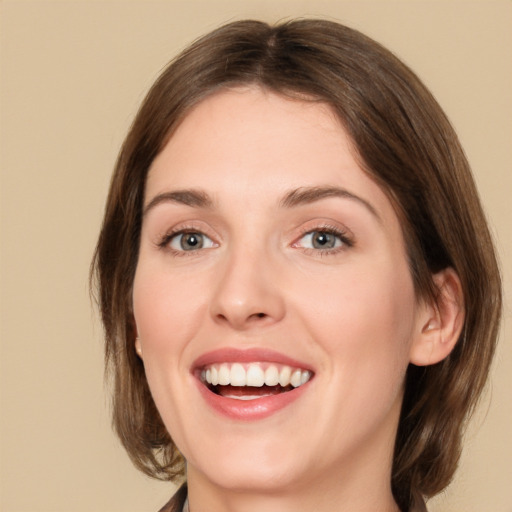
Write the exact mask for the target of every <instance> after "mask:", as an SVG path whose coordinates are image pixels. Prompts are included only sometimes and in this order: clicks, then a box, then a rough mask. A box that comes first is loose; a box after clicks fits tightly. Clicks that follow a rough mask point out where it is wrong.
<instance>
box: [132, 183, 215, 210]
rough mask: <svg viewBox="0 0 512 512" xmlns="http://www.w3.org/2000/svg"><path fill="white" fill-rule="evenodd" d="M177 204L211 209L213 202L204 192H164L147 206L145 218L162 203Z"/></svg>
mask: <svg viewBox="0 0 512 512" xmlns="http://www.w3.org/2000/svg"><path fill="white" fill-rule="evenodd" d="M168 202H170V203H177V204H184V205H186V206H192V207H194V208H211V207H212V206H213V201H212V199H211V198H210V196H209V195H208V194H207V193H206V192H203V191H202V190H194V189H187V190H175V191H172V192H163V193H162V194H158V195H156V196H155V197H154V198H153V199H151V201H150V202H149V203H148V204H147V205H146V206H145V208H144V211H143V212H142V215H143V216H145V215H147V213H148V212H149V211H150V210H152V209H153V208H154V207H155V206H157V205H159V204H161V203H168Z"/></svg>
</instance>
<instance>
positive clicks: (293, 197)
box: [143, 186, 381, 221]
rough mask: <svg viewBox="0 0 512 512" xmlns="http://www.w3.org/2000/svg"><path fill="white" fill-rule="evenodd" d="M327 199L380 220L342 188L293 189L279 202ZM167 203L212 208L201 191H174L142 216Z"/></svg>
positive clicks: (291, 204)
mask: <svg viewBox="0 0 512 512" xmlns="http://www.w3.org/2000/svg"><path fill="white" fill-rule="evenodd" d="M329 197H340V198H344V199H351V200H353V201H356V202H358V203H359V204H361V205H362V206H364V207H365V208H366V209H367V210H368V211H369V212H370V213H371V214H372V215H373V216H374V217H375V218H376V219H377V220H379V221H380V220H381V218H380V216H379V214H378V212H377V210H376V209H375V208H374V207H373V205H372V204H371V203H369V202H368V201H366V200H365V199H363V198H362V197H359V196H358V195H356V194H353V193H352V192H349V191H348V190H346V189H344V188H341V187H335V186H323V187H300V188H297V189H294V190H292V191H290V192H288V193H287V194H286V195H285V196H284V197H283V199H282V200H281V201H280V206H281V207H282V208H294V207H297V206H301V205H305V204H310V203H314V202H316V201H320V200H322V199H327V198H329ZM167 202H171V203H176V204H183V205H185V206H190V207H192V208H212V207H213V205H214V202H213V200H212V198H211V197H210V196H209V195H208V194H207V193H206V192H204V191H202V190H199V189H185V190H174V191H169V192H163V193H162V194H158V195H156V196H155V197H154V198H153V199H151V201H150V202H149V203H148V204H147V205H146V206H145V208H144V211H143V216H145V215H147V213H148V212H149V211H150V210H152V209H153V208H155V207H156V206H157V205H159V204H161V203H167Z"/></svg>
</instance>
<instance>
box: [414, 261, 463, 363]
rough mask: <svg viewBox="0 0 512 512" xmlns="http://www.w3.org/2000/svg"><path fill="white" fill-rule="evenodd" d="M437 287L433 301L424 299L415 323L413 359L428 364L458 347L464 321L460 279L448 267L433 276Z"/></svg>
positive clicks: (441, 358)
mask: <svg viewBox="0 0 512 512" xmlns="http://www.w3.org/2000/svg"><path fill="white" fill-rule="evenodd" d="M433 279H434V283H435V285H436V286H437V288H438V290H439V291H438V296H437V299H436V300H435V302H434V303H423V304H422V305H421V308H420V312H419V315H418V319H417V322H416V326H415V331H416V332H415V335H414V339H413V343H412V346H411V353H410V362H411V363H413V364H415V365H417V366H428V365H431V364H436V363H438V362H440V361H442V360H443V359H444V358H445V357H447V356H448V354H450V352H451V351H452V350H453V348H454V347H455V344H456V343H457V340H458V339H459V336H460V333H461V331H462V327H463V325H464V299H463V294H462V286H461V284H460V279H459V276H458V275H457V273H456V272H455V270H453V269H452V268H447V269H444V270H442V271H441V272H439V273H437V274H435V275H434V276H433Z"/></svg>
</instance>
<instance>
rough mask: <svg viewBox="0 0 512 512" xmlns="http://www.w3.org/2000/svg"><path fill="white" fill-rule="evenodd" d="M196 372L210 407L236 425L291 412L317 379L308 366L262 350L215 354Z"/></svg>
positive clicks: (196, 367)
mask: <svg viewBox="0 0 512 512" xmlns="http://www.w3.org/2000/svg"><path fill="white" fill-rule="evenodd" d="M192 369H193V370H192V373H193V375H194V376H195V377H196V379H195V382H196V383H197V386H198V391H199V393H200V395H201V396H202V397H203V400H204V402H205V403H206V404H207V406H208V407H209V408H211V409H212V410H213V411H215V412H216V413H217V414H220V415H221V417H224V418H228V419H230V420H236V421H254V420H262V419H264V418H267V417H269V416H273V415H274V414H276V413H278V412H279V411H281V410H283V409H287V408H288V407H289V406H292V404H293V403H295V402H297V400H299V399H300V397H301V396H303V395H304V393H307V390H308V389H309V388H310V384H311V383H312V382H311V381H312V380H313V377H314V376H315V372H314V371H313V370H312V369H311V367H308V366H307V365H306V364H305V363H303V362H301V361H299V360H296V359H293V358H290V357H288V356H286V355H284V354H281V353H279V352H276V351H274V350H269V349H260V348H253V349H244V350H240V349H236V348H223V349H219V350H215V351H213V352H209V353H207V354H203V355H202V356H201V357H199V358H198V359H197V360H196V361H195V362H194V363H193V365H192Z"/></svg>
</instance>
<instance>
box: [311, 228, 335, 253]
mask: <svg viewBox="0 0 512 512" xmlns="http://www.w3.org/2000/svg"><path fill="white" fill-rule="evenodd" d="M334 243H335V239H334V236H332V235H331V234H330V233H325V232H322V231H319V232H317V233H315V235H314V236H313V246H314V247H316V248H322V249H324V248H326V247H327V248H332V247H334Z"/></svg>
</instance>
